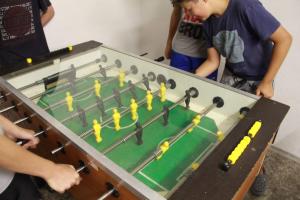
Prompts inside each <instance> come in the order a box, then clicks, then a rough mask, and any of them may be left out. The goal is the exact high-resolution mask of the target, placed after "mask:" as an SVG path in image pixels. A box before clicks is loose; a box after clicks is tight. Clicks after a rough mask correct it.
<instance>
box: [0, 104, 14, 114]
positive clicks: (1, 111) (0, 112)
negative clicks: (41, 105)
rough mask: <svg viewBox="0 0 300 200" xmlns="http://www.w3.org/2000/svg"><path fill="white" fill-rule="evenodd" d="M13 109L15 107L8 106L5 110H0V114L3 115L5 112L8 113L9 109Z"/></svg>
mask: <svg viewBox="0 0 300 200" xmlns="http://www.w3.org/2000/svg"><path fill="white" fill-rule="evenodd" d="M15 107H16V106H9V107H7V108H4V109H2V110H0V114H2V113H4V112H6V111H9V110H10V109H13V108H15Z"/></svg>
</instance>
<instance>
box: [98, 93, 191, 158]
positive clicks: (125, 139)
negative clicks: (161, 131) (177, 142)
mask: <svg viewBox="0 0 300 200" xmlns="http://www.w3.org/2000/svg"><path fill="white" fill-rule="evenodd" d="M157 92H159V91H157ZM185 98H186V97H182V98H180V99H179V100H178V101H177V102H175V103H174V104H173V105H172V106H170V107H169V109H170V111H171V110H173V109H174V108H175V107H176V106H177V105H179V104H181V103H182V102H183V101H184V100H185ZM163 115H164V113H163V112H161V113H159V114H158V115H156V116H155V117H153V118H152V119H149V120H148V121H147V122H145V123H144V124H143V125H142V128H146V127H147V126H148V125H150V124H151V123H153V122H154V121H156V120H157V119H159V118H160V117H161V116H163ZM135 134H136V131H133V132H131V133H130V134H128V135H127V136H125V137H123V138H121V139H120V140H118V141H117V142H115V143H114V144H113V145H112V146H110V147H108V148H106V149H105V150H103V151H102V153H103V154H107V153H109V152H110V151H112V150H113V149H115V148H116V147H118V146H119V145H121V144H122V143H125V142H126V141H127V140H129V139H130V138H131V137H133V136H134V135H135Z"/></svg>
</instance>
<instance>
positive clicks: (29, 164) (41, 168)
mask: <svg viewBox="0 0 300 200" xmlns="http://www.w3.org/2000/svg"><path fill="white" fill-rule="evenodd" d="M0 147H1V148H0V155H1V156H0V167H1V168H5V169H8V170H11V171H14V172H19V173H24V174H29V175H33V176H38V177H42V178H47V175H48V174H49V172H50V170H49V169H51V168H52V166H53V165H54V163H53V162H51V161H48V160H46V159H43V158H41V157H39V156H37V155H35V154H33V153H31V152H29V151H27V150H25V149H23V148H21V147H20V146H18V145H16V144H15V143H14V142H12V141H11V140H9V139H8V138H7V137H6V136H4V135H0Z"/></svg>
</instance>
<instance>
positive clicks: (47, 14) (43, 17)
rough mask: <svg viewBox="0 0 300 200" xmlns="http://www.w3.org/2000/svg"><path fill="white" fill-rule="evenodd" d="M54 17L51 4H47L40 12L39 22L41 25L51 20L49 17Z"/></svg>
mask: <svg viewBox="0 0 300 200" xmlns="http://www.w3.org/2000/svg"><path fill="white" fill-rule="evenodd" d="M53 17H54V8H53V6H52V5H51V6H49V7H48V9H47V10H46V11H45V12H43V13H42V15H41V22H42V25H43V26H46V24H48V22H50V21H51V19H52V18H53Z"/></svg>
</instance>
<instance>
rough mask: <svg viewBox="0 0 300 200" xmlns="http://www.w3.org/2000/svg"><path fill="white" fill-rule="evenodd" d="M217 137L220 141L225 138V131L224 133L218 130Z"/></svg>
mask: <svg viewBox="0 0 300 200" xmlns="http://www.w3.org/2000/svg"><path fill="white" fill-rule="evenodd" d="M217 138H218V141H222V140H223V139H224V133H223V131H221V130H218V132H217Z"/></svg>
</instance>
